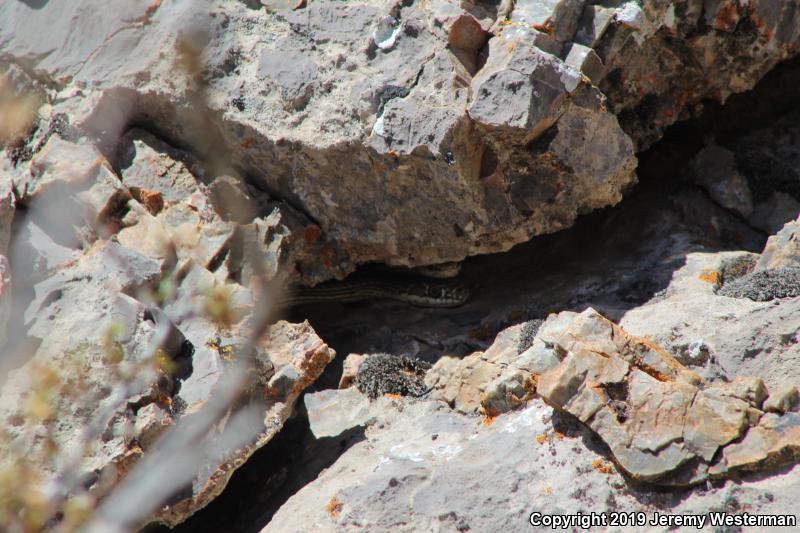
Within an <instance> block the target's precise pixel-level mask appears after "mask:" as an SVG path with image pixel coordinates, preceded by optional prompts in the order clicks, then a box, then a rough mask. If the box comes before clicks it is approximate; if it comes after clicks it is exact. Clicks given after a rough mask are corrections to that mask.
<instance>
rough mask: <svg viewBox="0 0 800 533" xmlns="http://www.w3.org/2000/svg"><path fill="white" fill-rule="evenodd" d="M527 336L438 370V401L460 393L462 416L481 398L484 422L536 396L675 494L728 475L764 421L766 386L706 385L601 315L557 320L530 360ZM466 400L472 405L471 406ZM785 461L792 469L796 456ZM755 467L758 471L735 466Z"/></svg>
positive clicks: (632, 470) (501, 338) (505, 337)
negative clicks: (728, 459) (733, 450)
mask: <svg viewBox="0 0 800 533" xmlns="http://www.w3.org/2000/svg"><path fill="white" fill-rule="evenodd" d="M520 329H521V327H520V326H515V327H512V328H509V329H508V330H506V331H504V332H502V333H501V334H500V335H498V337H497V339H496V340H495V342H494V344H493V345H492V347H491V348H490V349H489V350H487V351H486V352H485V353H477V354H474V355H471V356H468V357H467V358H465V359H464V361H463V362H462V364H460V365H459V366H456V367H454V366H453V365H451V364H448V363H440V364H437V367H438V368H437V367H435V368H434V370H435V371H437V374H436V376H437V378H436V379H437V381H436V384H437V385H438V387H437V391H436V392H434V395H438V397H440V398H443V399H449V398H448V393H447V389H448V387H451V388H452V387H454V386H455V387H456V388H457V391H458V392H457V393H456V394H455V395H453V394H452V393H450V394H451V397H452V398H453V404H454V406H455V407H456V408H457V409H459V410H461V411H469V410H472V411H475V410H477V407H476V404H477V403H478V401H477V400H476V399H475V397H476V396H479V398H480V405H481V408H482V410H483V412H484V413H486V414H489V415H497V414H499V413H503V412H508V411H510V410H513V409H518V408H519V407H521V406H523V405H524V404H525V401H526V400H529V399H530V398H531V397H532V396H533V395H534V393H535V395H536V396H539V397H541V398H542V399H543V400H545V401H546V402H547V403H548V404H550V405H553V406H554V407H555V408H557V409H560V410H563V411H566V412H568V413H570V414H571V415H573V416H575V417H576V418H577V420H579V421H580V422H582V423H583V424H585V425H586V426H587V427H589V428H591V429H592V430H594V431H595V432H596V433H597V434H598V435H599V436H600V438H602V440H603V441H604V442H605V443H606V445H608V447H609V448H610V450H611V453H612V454H613V457H614V459H615V461H616V462H617V464H618V465H619V466H620V467H621V468H622V469H623V470H624V471H625V472H627V473H628V474H629V475H630V476H632V477H634V478H636V479H640V480H646V481H648V482H651V483H656V484H663V485H667V486H669V485H681V484H694V483H699V482H702V481H703V480H705V479H707V477H708V476H709V475H710V474H709V472H710V471H711V472H714V473H715V474H714V475H723V474H724V473H727V472H728V471H729V470H730V469H725V468H722V467H720V465H718V464H717V460H718V457H719V450H721V449H725V447H726V446H727V445H729V444H731V443H734V442H737V441H738V440H739V439H740V438H741V437H743V436H744V435H746V434H748V431H752V428H753V427H754V426H756V424H758V423H759V420H760V419H761V417H762V416H763V415H764V413H763V411H762V407H763V403H764V399H765V397H766V389H765V387H764V383H763V381H762V380H761V379H759V378H747V377H737V378H736V379H735V380H733V381H732V382H730V383H724V382H723V383H704V382H703V380H702V379H701V378H700V376H699V375H697V374H696V373H695V372H693V371H691V370H690V369H688V368H686V367H684V366H683V365H682V364H681V363H680V362H678V361H677V360H676V359H675V358H673V357H672V356H671V355H669V354H668V353H667V352H666V351H665V350H664V349H663V348H661V347H659V346H658V345H656V344H654V343H653V342H652V341H649V340H648V339H645V338H636V337H632V336H630V335H629V334H627V333H626V332H625V331H624V330H622V329H621V328H620V327H619V326H616V325H615V324H613V323H612V322H610V321H608V320H606V319H605V318H603V317H602V316H600V315H599V314H598V313H597V312H596V311H594V310H593V309H588V310H586V311H584V312H583V313H579V314H578V313H571V312H563V313H560V314H559V315H557V316H555V315H553V316H551V317H550V318H549V319H548V320H547V321H546V322H545V323H544V324H543V325H542V326H541V328H540V329H539V331H538V333H537V336H536V338H535V339H534V341H533V343H532V345H531V346H530V347H529V348H528V349H527V350H525V351H524V352H523V353H519V352H517V350H516V349H515V348H516V347H517V346H518V344H517V342H509V340H510V339H513V340H514V341H516V340H517V339H518V337H519V332H520ZM476 369H477V370H476ZM465 370H466V371H468V372H469V373H468V374H467V375H466V376H465V375H464V372H465ZM448 374H449V380H448ZM466 393H469V394H471V395H472V401H471V403H470V402H469V401H464V400H461V398H463V397H464V396H465V394H466ZM467 398H469V396H467ZM765 435H767V436H765V437H764V438H766V439H772V438H776V439H778V440H779V441H780V442H781V443H782V444H780V446H789V447H791V446H794V445H796V444H797V443H795V441H793V440H792V437H787V438H786V439H784V437H775V436H773V435H772V434H771V433H769V434H765ZM782 439H783V440H782ZM787 439H788V440H787ZM781 449H783V448H781ZM765 453H767V452H765ZM768 453H769V454H770V457H772V455H775V453H774V452H772V451H770V452H768ZM773 459H774V461H778V459H777V455H776V456H775V458H773ZM785 460H786V461H788V462H789V463H791V462H792V459H791V455H789V456H788V458H786V459H785ZM745 467H754V465H753V464H750V463H745V462H742V463H741V464H740V463H736V465H735V466H734V465H733V463H731V466H730V468H745ZM720 468H722V469H721V470H720ZM715 469H716V470H715Z"/></svg>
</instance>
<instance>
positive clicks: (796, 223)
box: [757, 218, 800, 269]
mask: <svg viewBox="0 0 800 533" xmlns="http://www.w3.org/2000/svg"><path fill="white" fill-rule="evenodd" d="M757 266H758V268H761V269H771V268H781V267H797V266H800V218H798V219H797V220H790V221H789V222H787V223H786V224H785V225H784V226H783V228H781V230H780V231H779V232H777V233H776V234H775V235H772V236H771V237H770V238H769V239H768V240H767V244H766V246H765V247H764V251H763V252H761V257H760V258H759V259H758V265H757Z"/></svg>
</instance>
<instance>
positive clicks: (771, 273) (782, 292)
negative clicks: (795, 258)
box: [717, 267, 800, 302]
mask: <svg viewBox="0 0 800 533" xmlns="http://www.w3.org/2000/svg"><path fill="white" fill-rule="evenodd" d="M717 294H720V295H722V296H730V297H732V298H749V299H750V300H754V301H756V302H768V301H770V300H774V299H776V298H792V297H795V296H800V268H798V267H783V268H776V269H772V270H756V271H754V272H750V273H749V274H745V275H743V276H741V277H739V278H736V279H734V280H733V281H731V282H729V283H725V284H724V285H723V286H722V288H721V289H720V290H719V291H718V292H717Z"/></svg>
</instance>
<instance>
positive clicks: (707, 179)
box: [692, 145, 753, 218]
mask: <svg viewBox="0 0 800 533" xmlns="http://www.w3.org/2000/svg"><path fill="white" fill-rule="evenodd" d="M692 164H693V167H694V172H695V173H696V175H697V181H698V183H700V185H702V186H703V188H705V189H706V190H707V191H708V193H709V194H710V195H711V198H713V199H714V201H715V202H717V203H718V204H719V205H721V206H722V207H724V208H725V209H730V210H731V211H733V212H735V213H738V214H739V215H741V216H742V217H743V218H749V217H750V215H751V214H752V213H753V198H752V194H751V193H750V188H749V186H748V183H747V178H745V177H744V176H742V175H741V174H739V173H738V172H737V169H736V161H735V158H734V154H733V152H731V151H730V150H727V149H725V148H722V147H720V146H716V145H709V146H706V147H705V148H704V149H703V150H701V151H700V153H698V154H697V156H695V158H694V161H693V162H692Z"/></svg>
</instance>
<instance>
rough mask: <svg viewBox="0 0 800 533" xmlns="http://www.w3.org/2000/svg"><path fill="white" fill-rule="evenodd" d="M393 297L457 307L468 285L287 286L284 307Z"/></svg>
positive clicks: (393, 281)
mask: <svg viewBox="0 0 800 533" xmlns="http://www.w3.org/2000/svg"><path fill="white" fill-rule="evenodd" d="M379 299H388V300H397V301H400V302H405V303H407V304H411V305H415V306H418V307H458V306H460V305H464V304H465V303H466V302H467V301H468V300H469V289H467V287H465V286H463V285H458V284H455V283H452V282H448V281H439V280H428V279H425V280H420V279H411V278H409V279H383V278H381V279H359V280H355V279H354V280H345V281H338V282H327V283H321V284H319V285H316V286H314V287H295V288H294V289H289V291H288V293H287V294H286V295H285V297H284V298H283V301H282V302H281V303H282V304H283V305H284V306H286V307H292V306H295V305H302V304H308V303H316V302H325V301H334V302H357V301H361V300H379Z"/></svg>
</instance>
